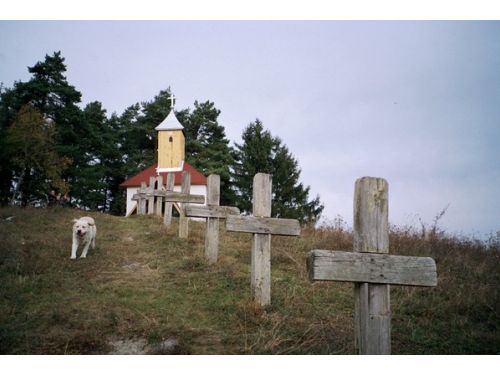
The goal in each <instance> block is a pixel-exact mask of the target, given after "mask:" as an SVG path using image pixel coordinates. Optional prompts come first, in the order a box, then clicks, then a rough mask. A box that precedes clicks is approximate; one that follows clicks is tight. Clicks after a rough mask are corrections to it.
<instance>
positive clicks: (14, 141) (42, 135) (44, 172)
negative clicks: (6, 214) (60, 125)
mask: <svg viewBox="0 0 500 375" xmlns="http://www.w3.org/2000/svg"><path fill="white" fill-rule="evenodd" d="M56 135H57V131H56V126H55V124H54V123H53V122H52V121H51V120H46V119H44V118H43V116H42V114H41V113H40V112H39V111H38V110H37V109H35V108H33V107H32V106H31V105H29V104H28V105H24V106H23V107H21V109H20V110H19V113H18V115H17V116H16V118H15V119H14V121H13V123H12V125H11V126H10V127H9V128H8V129H7V131H6V138H5V145H6V146H7V150H8V152H9V153H10V155H9V159H10V161H11V166H12V167H13V177H14V178H13V180H14V193H13V196H12V200H13V201H19V202H21V203H22V204H23V205H24V206H26V204H27V203H28V202H29V201H32V200H38V199H40V198H42V199H43V198H46V197H47V196H48V195H49V192H50V191H51V190H53V189H56V190H58V191H60V192H62V193H63V194H65V193H66V192H67V190H68V186H67V183H66V182H65V181H64V180H63V179H62V174H63V172H64V171H65V169H66V168H67V167H68V165H69V164H70V160H69V159H67V158H64V157H60V156H59V155H58V154H57V152H56V151H55V139H56Z"/></svg>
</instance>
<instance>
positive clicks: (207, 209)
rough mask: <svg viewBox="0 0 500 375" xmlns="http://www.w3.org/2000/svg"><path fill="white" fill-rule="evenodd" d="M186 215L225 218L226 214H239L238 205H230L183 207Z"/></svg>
mask: <svg viewBox="0 0 500 375" xmlns="http://www.w3.org/2000/svg"><path fill="white" fill-rule="evenodd" d="M185 210H186V216H190V217H203V218H217V219H225V218H226V217H227V216H228V215H239V214H240V209H239V208H238V207H230V206H194V205H189V206H186V207H185Z"/></svg>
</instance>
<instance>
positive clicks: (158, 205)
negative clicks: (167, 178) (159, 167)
mask: <svg viewBox="0 0 500 375" xmlns="http://www.w3.org/2000/svg"><path fill="white" fill-rule="evenodd" d="M156 181H157V182H158V183H157V185H156V188H157V189H158V190H162V188H163V176H162V175H161V174H160V175H158V177H156ZM162 209H163V197H161V196H157V197H156V208H155V214H156V215H157V216H160V217H161V216H162Z"/></svg>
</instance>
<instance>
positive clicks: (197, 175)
mask: <svg viewBox="0 0 500 375" xmlns="http://www.w3.org/2000/svg"><path fill="white" fill-rule="evenodd" d="M156 166H157V164H153V165H151V166H149V167H147V168H146V169H144V170H143V171H141V172H139V173H137V174H136V175H135V176H132V177H130V178H129V179H128V180H125V181H123V182H122V183H121V184H120V187H123V188H128V187H136V186H141V182H145V183H146V184H149V178H150V177H156V176H157V175H156ZM183 171H184V172H189V173H191V185H206V184H207V178H206V177H205V176H204V175H203V174H202V173H201V172H200V171H199V170H197V169H196V168H195V167H193V166H192V165H191V164H189V163H186V162H184V168H183V170H182V171H179V172H173V173H174V176H175V179H174V185H180V184H181V183H182V172H183ZM160 175H162V176H163V183H164V184H165V183H166V181H167V173H166V172H165V173H160Z"/></svg>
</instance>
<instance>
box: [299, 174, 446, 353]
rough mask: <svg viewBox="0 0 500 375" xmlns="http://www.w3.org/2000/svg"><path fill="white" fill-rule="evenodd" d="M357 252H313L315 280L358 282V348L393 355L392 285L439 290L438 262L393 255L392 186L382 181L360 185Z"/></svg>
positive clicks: (312, 277) (367, 179)
mask: <svg viewBox="0 0 500 375" xmlns="http://www.w3.org/2000/svg"><path fill="white" fill-rule="evenodd" d="M353 242H354V252H341V251H326V250H312V251H311V252H310V253H309V256H308V259H307V266H308V271H309V278H310V280H311V281H317V280H329V281H351V282H354V283H355V284H354V309H355V311H354V330H355V344H356V347H357V348H358V350H359V353H360V354H390V353H391V307H390V289H389V288H390V287H389V284H396V285H413V286H436V285H437V274H436V263H435V262H434V260H433V259H432V258H427V257H408V256H397V255H389V254H387V253H388V252H389V224H388V184H387V181H385V180H384V179H382V178H373V177H363V178H360V179H358V180H357V181H356V186H355V194H354V238H353Z"/></svg>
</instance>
